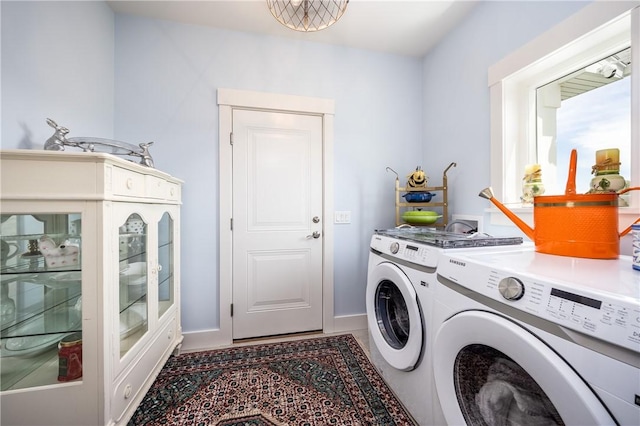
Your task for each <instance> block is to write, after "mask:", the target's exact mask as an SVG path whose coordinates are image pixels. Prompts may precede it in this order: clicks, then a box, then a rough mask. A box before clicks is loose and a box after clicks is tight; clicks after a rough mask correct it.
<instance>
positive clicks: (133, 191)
mask: <svg viewBox="0 0 640 426" xmlns="http://www.w3.org/2000/svg"><path fill="white" fill-rule="evenodd" d="M112 191H113V194H114V195H124V196H129V197H144V195H145V179H144V175H141V174H140V173H135V172H132V171H130V170H125V169H121V168H120V167H114V168H113V187H112Z"/></svg>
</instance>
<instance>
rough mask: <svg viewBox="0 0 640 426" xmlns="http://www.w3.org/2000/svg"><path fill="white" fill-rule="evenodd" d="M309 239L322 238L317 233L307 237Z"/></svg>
mask: <svg viewBox="0 0 640 426" xmlns="http://www.w3.org/2000/svg"><path fill="white" fill-rule="evenodd" d="M307 238H320V233H319V232H318V231H315V232H314V233H313V234H311V235H307Z"/></svg>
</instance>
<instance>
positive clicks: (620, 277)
mask: <svg viewBox="0 0 640 426" xmlns="http://www.w3.org/2000/svg"><path fill="white" fill-rule="evenodd" d="M471 258H472V256H469V257H465V256H455V255H454V254H443V259H442V260H441V261H440V265H439V266H438V274H439V275H441V276H442V277H443V278H447V279H449V280H451V281H453V282H455V283H457V284H459V285H462V286H464V287H466V288H468V289H470V290H472V291H475V292H477V293H480V294H482V295H484V296H487V297H489V298H491V299H493V300H496V301H499V302H501V303H505V304H508V305H510V306H512V307H514V308H517V309H519V310H522V311H525V312H528V313H530V314H533V315H535V316H538V317H540V318H544V319H546V320H548V321H551V322H554V323H556V324H559V325H561V326H563V327H566V328H570V329H573V330H576V331H579V332H582V333H585V334H588V335H591V336H592V337H595V338H598V339H601V340H604V341H607V342H610V343H614V344H616V345H619V346H623V347H626V348H628V349H631V350H634V351H636V352H639V353H640V274H638V273H637V272H636V271H633V270H632V267H631V261H630V259H626V258H624V257H621V259H620V260H607V261H602V260H600V261H599V262H600V264H599V267H600V268H602V269H605V268H603V266H605V265H606V266H607V267H608V268H609V271H608V273H606V272H607V271H604V272H603V271H602V270H600V271H598V270H596V269H594V270H593V271H592V272H591V274H592V275H589V276H588V277H587V276H586V275H584V274H583V273H582V272H578V273H574V274H571V273H570V271H567V270H566V269H565V270H563V271H562V272H560V271H559V272H558V277H559V278H562V279H558V278H556V279H553V278H551V277H550V276H544V277H543V276H538V275H536V273H531V272H529V271H537V270H539V269H537V268H535V267H531V266H532V265H529V267H531V268H530V269H529V267H527V268H525V269H527V270H524V271H523V272H522V273H518V272H516V271H514V270H513V269H514V268H513V267H509V266H508V265H509V263H508V261H509V258H508V256H507V258H505V259H504V261H505V264H504V269H502V268H499V267H496V266H495V265H488V264H482V263H476V262H475V261H472V260H469V259H471ZM603 262H604V263H603ZM606 262H614V263H615V262H621V263H622V266H621V267H620V269H619V271H620V273H615V271H616V270H611V268H612V265H611V264H607V263H606ZM587 263H588V262H587ZM569 266H570V265H569ZM626 268H628V271H627V270H626ZM547 271H548V270H547ZM547 274H548V275H553V273H548V272H547ZM563 274H564V275H566V277H568V279H567V278H566V277H565V276H564V275H563ZM572 277H574V279H572ZM607 279H608V280H609V281H607ZM590 283H600V284H597V285H600V286H603V287H606V286H607V284H609V285H610V286H614V285H621V286H622V287H621V290H622V291H627V292H629V293H630V294H629V295H626V294H619V293H614V292H611V291H602V290H601V289H599V288H593V287H594V286H596V284H594V285H589V284H590ZM634 294H635V297H634Z"/></svg>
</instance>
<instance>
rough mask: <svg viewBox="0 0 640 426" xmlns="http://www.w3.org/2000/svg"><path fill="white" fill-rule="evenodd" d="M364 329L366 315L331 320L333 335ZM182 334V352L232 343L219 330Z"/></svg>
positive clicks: (227, 334)
mask: <svg viewBox="0 0 640 426" xmlns="http://www.w3.org/2000/svg"><path fill="white" fill-rule="evenodd" d="M366 329H367V314H357V315H343V316H339V317H334V318H333V330H332V332H333V333H342V332H345V331H355V330H366ZM182 334H183V336H184V340H183V341H182V347H181V349H180V350H181V351H183V352H193V351H204V350H209V349H216V348H220V347H223V346H229V345H231V344H232V343H233V340H232V339H231V336H230V333H228V332H224V331H223V330H220V329H215V330H203V331H191V332H185V333H182Z"/></svg>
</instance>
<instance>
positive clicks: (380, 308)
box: [367, 262, 424, 371]
mask: <svg viewBox="0 0 640 426" xmlns="http://www.w3.org/2000/svg"><path fill="white" fill-rule="evenodd" d="M367 321H368V323H369V331H370V333H371V338H372V339H373V341H374V343H375V345H376V347H377V348H378V350H379V351H380V353H381V354H382V356H383V357H384V359H385V361H387V362H388V363H389V364H390V365H391V366H392V367H394V368H396V369H398V370H403V371H410V370H413V369H414V368H415V367H416V366H417V364H418V361H419V360H420V355H421V352H422V341H423V338H424V336H423V333H422V329H423V325H422V315H421V313H420V307H419V306H418V299H417V297H416V291H415V289H414V288H413V285H412V284H411V281H409V278H407V276H406V275H405V274H404V272H402V270H400V268H398V267H397V266H396V265H394V264H392V263H389V262H383V263H379V264H377V265H375V266H373V267H372V268H371V270H370V271H369V275H368V277H367Z"/></svg>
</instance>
